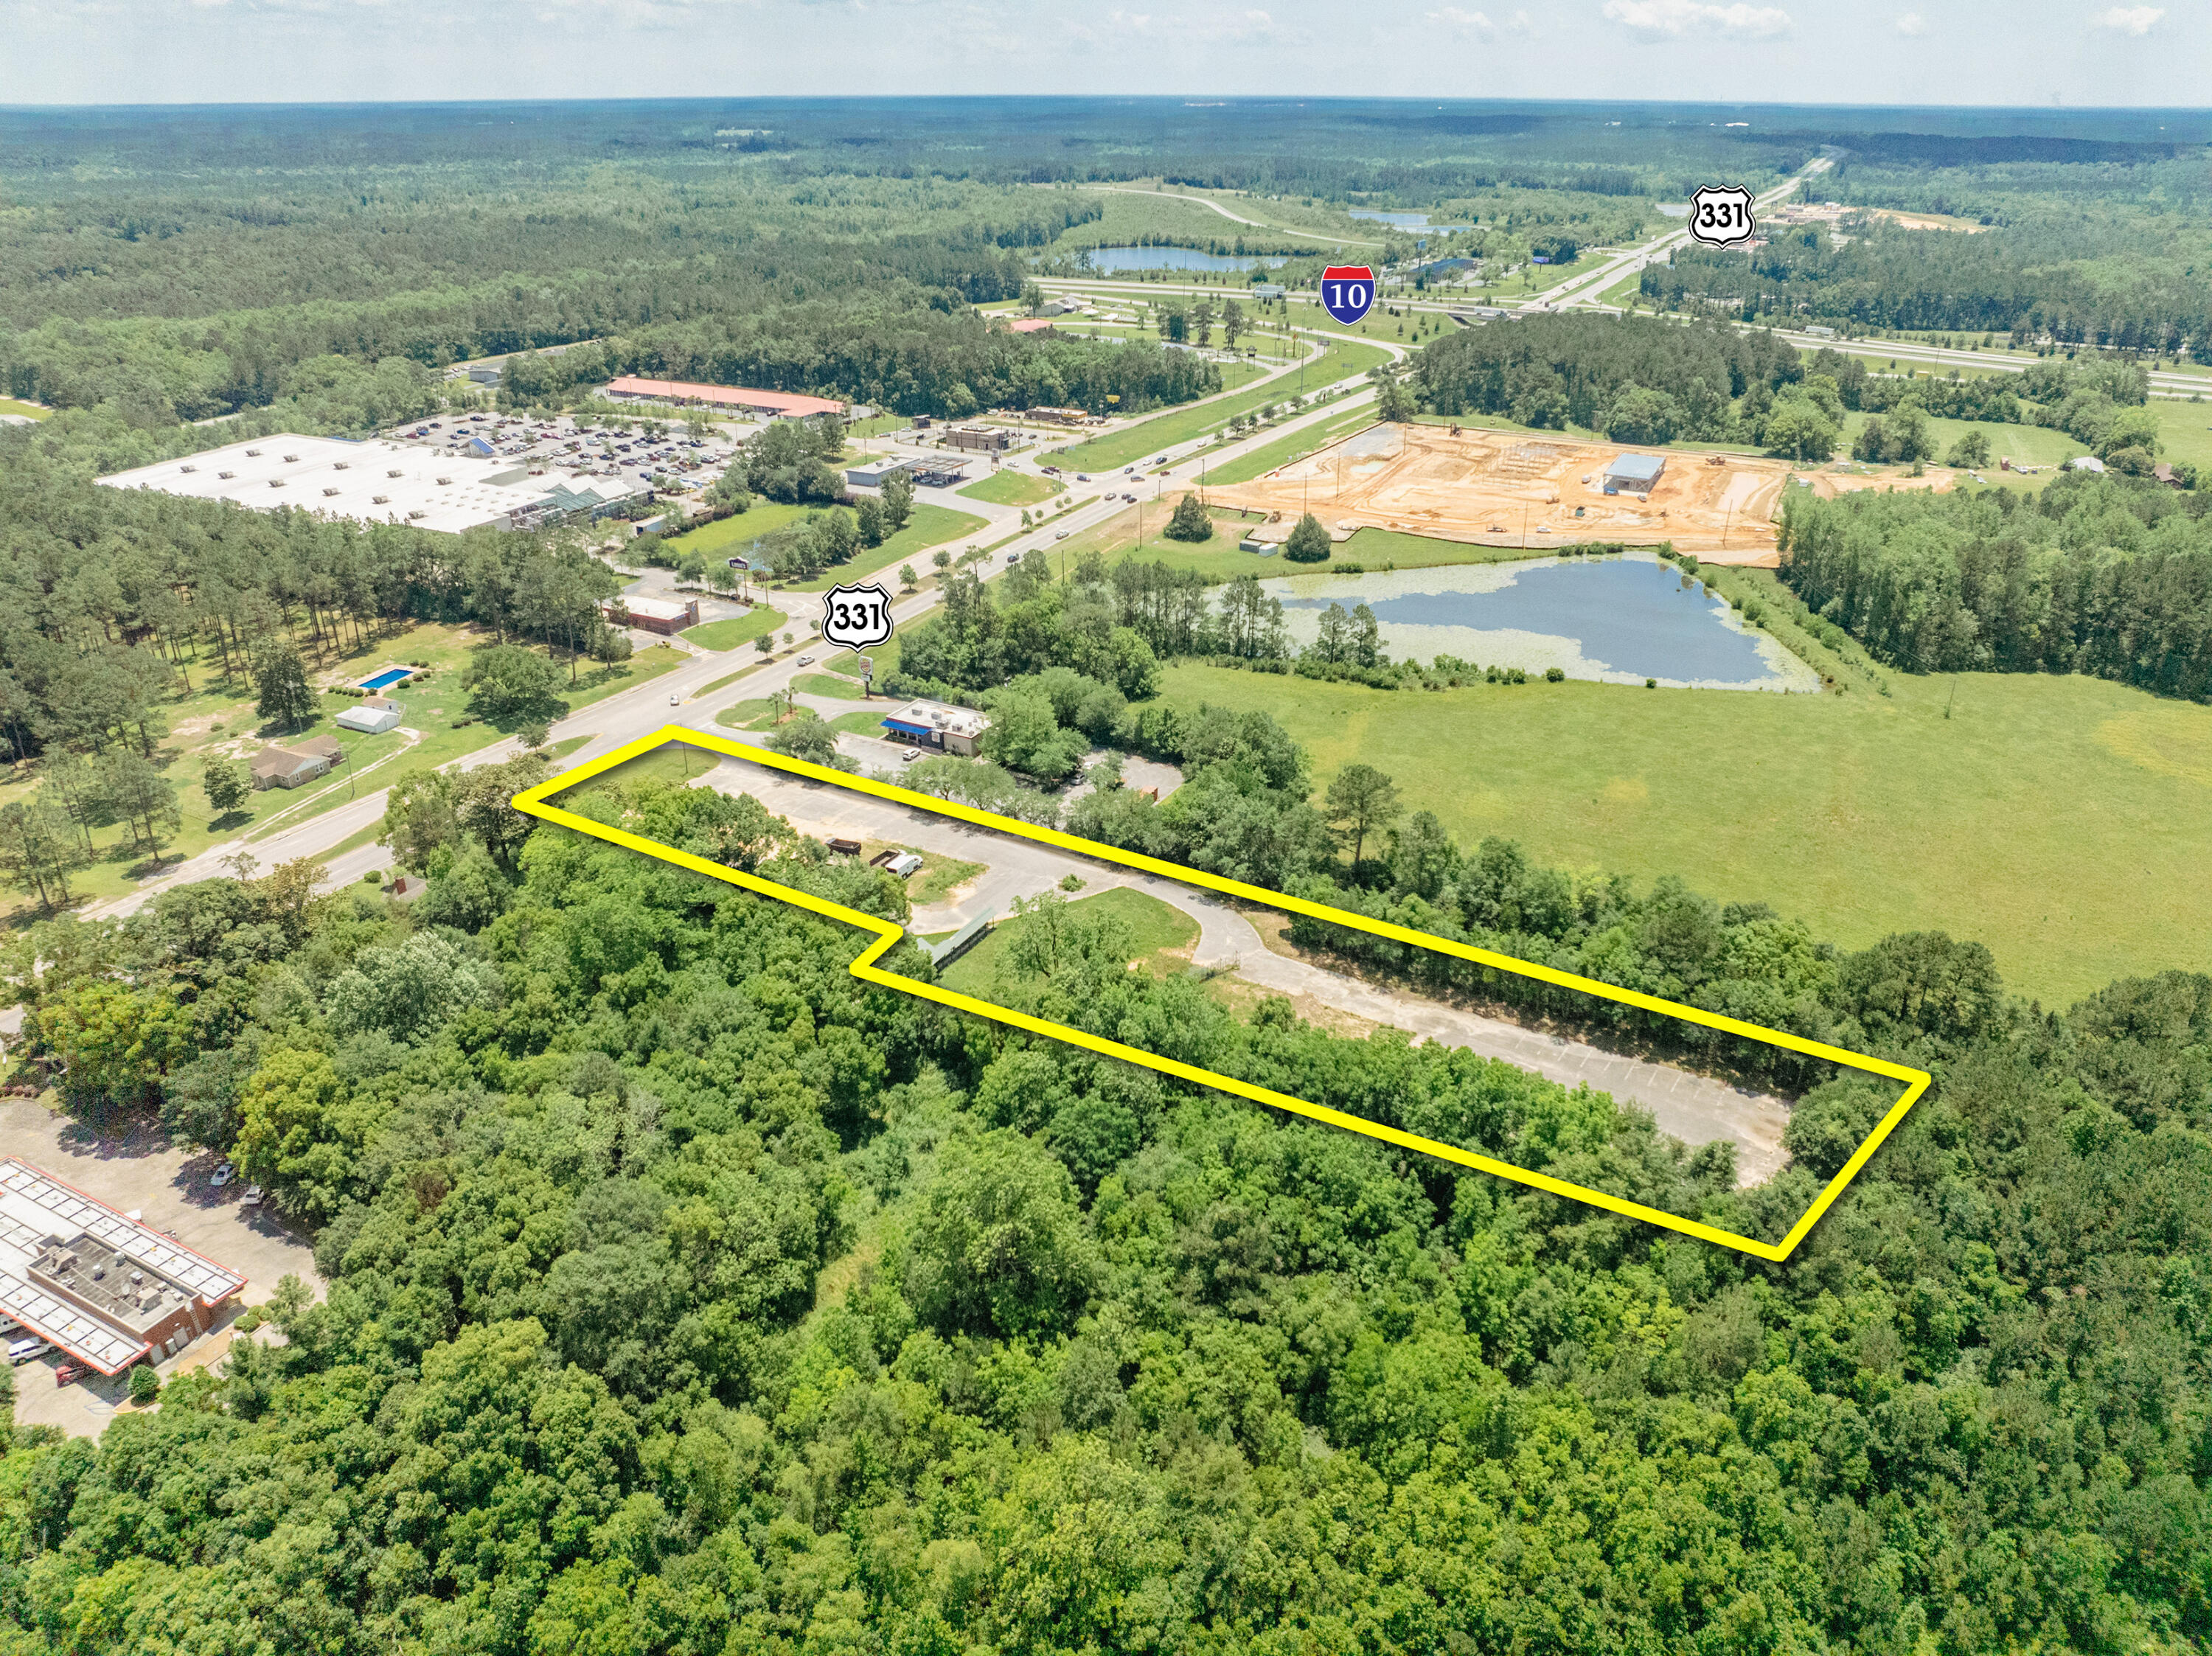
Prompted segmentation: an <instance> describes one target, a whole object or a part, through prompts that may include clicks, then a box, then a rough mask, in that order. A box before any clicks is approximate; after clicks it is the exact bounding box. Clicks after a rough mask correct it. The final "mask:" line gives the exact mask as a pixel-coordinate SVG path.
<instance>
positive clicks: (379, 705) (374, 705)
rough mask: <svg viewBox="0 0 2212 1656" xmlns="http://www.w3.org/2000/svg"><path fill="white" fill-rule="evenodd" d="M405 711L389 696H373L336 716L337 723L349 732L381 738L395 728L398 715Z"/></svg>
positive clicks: (357, 702)
mask: <svg viewBox="0 0 2212 1656" xmlns="http://www.w3.org/2000/svg"><path fill="white" fill-rule="evenodd" d="M406 711H407V710H406V709H405V708H404V707H401V706H400V705H399V704H398V702H397V701H393V700H392V698H391V697H390V696H386V695H373V696H369V697H367V698H365V699H364V700H362V701H356V702H355V703H354V705H353V706H352V707H348V708H347V709H345V711H344V712H343V713H340V714H339V715H338V719H337V722H338V723H339V724H340V725H343V726H344V727H345V728H346V729H347V730H349V731H363V732H365V733H366V734H368V735H370V736H381V735H382V734H383V733H384V732H385V731H389V730H392V729H395V728H397V727H398V724H399V715H400V714H401V713H404V712H406Z"/></svg>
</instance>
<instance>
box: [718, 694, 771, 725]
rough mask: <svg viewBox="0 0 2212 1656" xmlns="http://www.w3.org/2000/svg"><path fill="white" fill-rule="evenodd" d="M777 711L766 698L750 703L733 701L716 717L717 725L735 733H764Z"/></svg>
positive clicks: (754, 699) (761, 697) (753, 699)
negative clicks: (725, 726) (726, 726)
mask: <svg viewBox="0 0 2212 1656" xmlns="http://www.w3.org/2000/svg"><path fill="white" fill-rule="evenodd" d="M774 713H775V709H774V708H773V707H770V706H769V702H768V699H767V698H766V697H765V696H757V697H754V698H752V699H750V700H749V701H733V702H732V703H731V704H730V705H729V706H728V707H725V708H723V709H722V711H721V712H720V713H716V714H715V715H714V722H715V723H716V724H717V725H728V726H729V727H730V729H732V730H733V731H764V730H766V729H767V728H768V722H769V719H770V717H772V716H773V714H774Z"/></svg>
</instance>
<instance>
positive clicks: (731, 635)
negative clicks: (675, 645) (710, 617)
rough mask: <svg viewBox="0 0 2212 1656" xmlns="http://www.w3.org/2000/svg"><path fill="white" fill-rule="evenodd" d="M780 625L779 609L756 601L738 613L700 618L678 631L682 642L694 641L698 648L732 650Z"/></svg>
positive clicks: (771, 631)
mask: <svg viewBox="0 0 2212 1656" xmlns="http://www.w3.org/2000/svg"><path fill="white" fill-rule="evenodd" d="M782 625H783V613H782V611H781V610H771V609H769V607H768V605H766V604H755V605H753V607H752V608H751V609H750V610H746V611H745V613H744V614H743V615H742V616H724V617H723V618H722V619H721V620H720V621H707V622H700V623H699V625H698V626H696V627H687V628H684V631H683V633H682V634H679V636H680V637H682V639H683V640H684V642H685V643H686V644H696V645H697V646H699V647H700V648H701V649H702V650H734V649H736V648H737V647H738V646H739V645H740V644H750V643H751V642H752V641H753V640H755V639H757V638H758V637H759V636H760V635H761V634H763V633H773V632H775V630H776V629H777V628H780V627H781V626H782Z"/></svg>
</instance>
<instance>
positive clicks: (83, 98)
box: [0, 0, 2212, 108]
mask: <svg viewBox="0 0 2212 1656" xmlns="http://www.w3.org/2000/svg"><path fill="white" fill-rule="evenodd" d="M0 39H6V40H7V42H8V47H7V50H6V51H5V52H0V103H86V102H97V103H137V102H233V101H252V102H261V101H293V100H356V99H358V100H386V99H447V98H518V97H553V98H562V97H627V96H656V95H658V96H716V95H725V96H729V95H744V94H784V93H790V94H837V93H862V94H957V93H1023V92H1050V93H1109V92H1110V93H1162V94H1240V93H1241V94H1255V93H1257V94H1304V95H1328V94H1339V95H1366V96H1393V95H1404V96H1427V97H1436V96H1453V97H1473V98H1482V97H1506V98H1513V97H1527V98H1559V97H1595V98H1659V99H1670V98H1683V99H1734V98H1742V99H1747V100H1758V101H1768V100H1773V101H1784V102H1793V103H1795V102H1805V103H1885V104H1886V103H1908V104H2002V105H2022V104H2032V105H2050V104H2053V103H2060V104H2066V105H2071V106H2084V105H2092V106H2119V105H2134V106H2155V107H2167V108H2171V107H2183V106H2203V105H2204V104H2205V103H2206V102H2207V101H2208V93H2207V88H2208V87H2212V0H2187V3H2182V0H2169V3H2167V4H2165V5H2149V4H2146V5H2130V4H2120V5H2112V4H2099V3H2083V0H2013V3H1997V0H1911V3H1908V4H1902V5H1881V4H1875V5H1871V6H1862V5H1852V6H1841V5H1836V4H1832V3H1820V4H1814V3H1808V0H1778V3H1772V4H1768V3H1761V0H1729V3H1725V4H1722V3H1713V0H1569V3H1566V4H1563V5H1558V6H1552V7H1544V6H1534V5H1532V6H1528V7H1526V8H1523V7H1521V6H1518V5H1513V4H1510V3H1492V0H1405V3H1403V4H1402V5H1401V6H1395V7H1391V8H1389V9H1384V8H1380V7H1370V6H1347V5H1345V4H1343V3H1341V0H1326V3H1324V0H1260V3H1237V0H1230V3H1225V4H1218V5H1215V4H1197V5H1182V6H1177V5H1169V4H1161V3H1154V0H1128V3H1113V0H1103V3H1084V0H1030V3H1017V4H1007V3H1004V0H1001V3H999V4H995V5H990V6H984V5H981V4H976V3H972V0H0Z"/></svg>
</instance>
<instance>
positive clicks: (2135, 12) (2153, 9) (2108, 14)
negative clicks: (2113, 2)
mask: <svg viewBox="0 0 2212 1656" xmlns="http://www.w3.org/2000/svg"><path fill="white" fill-rule="evenodd" d="M2165 15H2166V9H2165V8H2164V7H2162V6H2114V7H2113V8H2112V9H2111V10H2110V11H2100V12H2099V13H2098V14H2097V15H2095V16H2094V17H2092V18H2091V19H2090V20H2089V21H2091V22H2092V23H2093V24H2095V25H2096V26H2097V27H2099V28H2108V29H2110V30H2112V33H2115V34H2133V35H2137V36H2141V35H2145V34H2148V33H2150V31H2151V26H2152V25H2153V24H2154V23H2155V22H2157V21H2158V20H2159V19H2160V18H2161V17H2163V16H2165Z"/></svg>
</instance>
